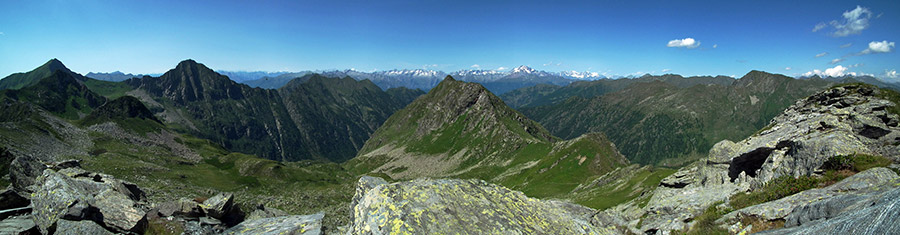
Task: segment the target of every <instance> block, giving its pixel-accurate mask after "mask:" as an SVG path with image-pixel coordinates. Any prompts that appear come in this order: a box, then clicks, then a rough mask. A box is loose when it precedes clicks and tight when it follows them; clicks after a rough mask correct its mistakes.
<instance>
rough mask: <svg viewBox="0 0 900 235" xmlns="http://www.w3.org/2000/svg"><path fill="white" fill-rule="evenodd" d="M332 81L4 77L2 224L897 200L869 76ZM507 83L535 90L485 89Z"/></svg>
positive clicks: (439, 217) (649, 224)
mask: <svg viewBox="0 0 900 235" xmlns="http://www.w3.org/2000/svg"><path fill="white" fill-rule="evenodd" d="M395 73H396V74H403V73H404V72H399V71H396V72H395ZM282 75H285V74H282ZM295 75H301V74H293V75H288V76H285V77H290V76H295ZM331 75H335V74H330V75H329V74H327V73H326V74H319V73H307V74H302V76H299V77H294V78H292V79H291V80H290V81H289V82H287V83H286V84H285V85H283V86H281V87H279V88H278V89H263V88H253V87H250V86H248V85H245V84H241V83H237V82H235V81H234V80H232V79H230V78H229V77H228V76H226V75H223V74H221V73H218V72H216V71H214V70H212V69H210V68H207V67H206V66H205V65H203V64H201V63H197V62H196V61H193V60H185V61H182V62H180V63H178V65H176V66H175V68H173V69H171V70H169V71H167V72H166V73H165V74H162V75H160V76H158V77H154V76H142V77H134V78H130V79H128V80H125V81H122V82H112V81H102V80H97V79H93V78H90V77H85V76H82V75H80V74H78V73H75V72H73V71H71V70H69V69H67V68H66V67H65V66H64V65H63V64H62V63H61V62H60V61H58V60H55V59H54V60H51V61H48V62H47V63H46V64H44V65H42V66H40V67H38V68H36V69H34V70H32V71H30V72H27V73H17V74H13V75H10V76H8V77H7V78H5V79H2V80H0V87H6V89H3V90H0V160H2V161H0V169H3V170H5V171H6V173H8V177H3V178H0V183H3V184H4V185H8V187H7V189H6V190H3V191H0V210H3V211H4V213H3V215H14V216H11V217H5V218H2V219H0V224H2V225H3V226H0V231H3V232H7V231H13V232H14V233H20V232H23V231H30V232H44V233H49V232H52V231H54V230H55V231H56V232H57V233H68V232H71V231H81V232H82V233H85V231H92V232H90V233H107V232H117V233H157V232H159V231H169V232H172V231H175V233H180V232H187V233H192V232H196V231H213V232H223V233H230V232H233V233H240V231H245V232H247V231H275V230H272V229H276V230H278V231H281V230H279V229H283V230H286V231H294V232H296V231H315V232H321V231H322V230H326V231H328V232H333V233H342V234H343V233H353V232H358V233H366V231H375V230H378V231H387V232H397V231H419V232H423V231H432V232H437V231H448V230H456V231H488V230H490V231H512V232H529V231H530V232H541V231H544V232H550V233H586V232H600V233H614V234H618V233H658V232H663V233H666V232H669V233H682V232H688V233H701V234H702V233H746V232H757V231H762V230H768V229H779V228H781V227H790V228H787V230H776V231H775V232H778V231H818V232H822V231H825V232H826V233H827V232H829V231H831V232H833V231H842V230H840V229H838V228H844V227H846V226H843V225H841V224H847V223H851V224H860V223H862V222H859V221H862V220H864V221H867V223H870V222H871V223H878V226H875V227H874V228H869V227H866V226H868V225H865V226H855V228H856V227H858V228H866V229H865V231H869V230H872V229H876V230H877V229H883V228H888V227H890V226H894V225H891V223H890V222H892V221H893V218H895V217H896V216H897V215H896V213H894V214H891V213H893V212H891V211H893V210H890V208H891V207H890V205H893V204H895V203H896V199H894V198H896V197H893V195H895V194H896V192H900V191H898V190H897V182H898V179H900V177H898V176H897V172H898V170H897V164H896V162H898V157H897V156H898V150H897V148H896V145H897V142H898V139H900V128H898V123H900V121H898V120H900V116H898V115H900V108H898V107H900V106H898V102H900V94H898V93H897V92H895V91H892V90H891V89H893V88H894V87H892V84H890V83H884V82H881V83H879V82H880V81H878V80H872V79H873V78H870V77H842V78H819V77H810V78H801V79H795V78H791V77H787V76H784V75H779V74H771V73H766V72H762V71H751V72H749V73H747V74H746V75H744V76H742V77H741V78H739V79H733V78H731V77H723V76H719V77H682V76H679V75H671V74H668V75H662V76H650V75H646V76H642V77H638V78H631V79H599V80H595V81H575V82H571V83H566V84H557V85H554V84H547V83H544V82H547V81H551V80H553V79H555V78H554V77H556V75H553V74H549V73H542V72H540V71H536V70H533V69H530V68H527V67H519V68H515V69H513V70H512V71H510V72H509V73H504V74H498V73H496V72H491V71H481V72H478V71H470V73H469V74H468V75H467V76H469V78H468V79H470V80H477V79H482V80H481V82H467V81H461V79H457V78H456V77H454V76H452V75H445V76H444V77H443V78H441V79H440V80H439V81H438V82H437V83H436V84H435V85H434V86H433V87H432V88H430V89H428V92H427V93H426V92H424V91H422V90H420V89H409V88H405V87H395V88H389V89H386V90H385V89H383V87H379V85H377V84H376V83H375V82H374V81H373V80H370V79H359V78H354V77H350V76H340V77H334V76H331ZM341 75H346V74H341ZM412 75H415V72H414V73H412ZM420 75H427V76H434V75H436V74H420ZM398 76H399V75H398ZM459 76H460V77H464V76H466V75H462V74H460V75H459ZM545 79H549V80H545ZM509 81H515V82H517V84H518V85H521V84H524V83H527V82H535V83H540V84H539V85H535V86H530V87H523V88H519V89H517V90H513V91H510V92H507V93H505V94H503V95H501V96H498V95H495V94H494V92H492V91H491V89H490V88H489V87H488V86H487V84H494V85H502V84H503V83H502V82H509ZM864 83H872V84H874V85H877V86H883V87H885V88H877V87H876V86H873V85H867V84H864ZM498 87H499V88H503V86H495V89H497V88H498ZM510 87H512V86H508V87H506V88H510ZM504 89H505V88H504ZM507 104H512V105H507ZM67 159H74V160H67ZM889 168H892V169H889ZM372 176H376V177H380V178H383V179H379V178H376V177H372ZM429 178H436V179H429ZM447 178H460V179H447ZM356 179H358V181H356ZM354 191H355V192H354ZM145 192H146V193H145ZM29 205H32V206H29ZM871 205H878V206H876V207H873V206H871ZM276 208H279V209H283V210H284V211H281V210H279V209H276ZM823 208H831V209H828V210H825V209H823ZM884 208H887V209H885V210H883V211H881V210H882V209H884ZM243 211H252V213H249V214H245V213H244V212H243ZM823 211H826V212H823ZM318 212H321V213H318ZM312 213H318V214H312ZM288 214H312V215H307V216H290V215H288ZM460 215H465V216H466V218H460V217H459V216H460ZM385 218H389V220H390V221H387V219H385ZM832 218H834V219H832ZM298 220H302V221H303V222H298ZM437 221H440V222H437ZM472 221H477V224H476V225H467V224H468V223H470V222H472ZM540 221H550V222H552V223H550V224H552V225H553V226H561V227H553V228H550V227H547V226H545V225H544V223H541V222H540ZM848 221H849V222H848ZM28 222H31V223H30V224H29V223H28ZM388 222H390V224H391V226H386V225H387V223H388ZM885 224H887V225H885ZM835 225H841V226H835ZM462 226H466V227H465V229H463V227H462ZM414 229H419V230H414ZM578 231H580V232H578ZM872 231H874V230H872ZM498 233H499V232H498Z"/></svg>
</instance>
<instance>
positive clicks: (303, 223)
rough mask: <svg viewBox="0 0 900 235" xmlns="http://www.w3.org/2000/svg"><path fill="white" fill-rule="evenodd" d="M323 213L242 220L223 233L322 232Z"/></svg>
mask: <svg viewBox="0 0 900 235" xmlns="http://www.w3.org/2000/svg"><path fill="white" fill-rule="evenodd" d="M324 217H325V214H323V213H318V214H312V215H293V216H280V217H272V218H262V219H255V220H248V221H244V222H243V223H240V224H238V225H237V226H234V227H232V228H230V229H228V230H225V232H224V234H302V235H319V234H322V218H324Z"/></svg>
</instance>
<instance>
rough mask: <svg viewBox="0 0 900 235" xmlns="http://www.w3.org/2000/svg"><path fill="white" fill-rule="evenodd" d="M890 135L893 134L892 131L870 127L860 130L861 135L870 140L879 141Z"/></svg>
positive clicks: (865, 126) (864, 126) (866, 126)
mask: <svg viewBox="0 0 900 235" xmlns="http://www.w3.org/2000/svg"><path fill="white" fill-rule="evenodd" d="M889 133H891V131H889V130H885V129H882V128H880V127H876V126H870V125H863V128H862V129H860V130H859V134H860V135H862V136H865V137H866V138H869V139H878V138H881V137H882V136H885V135H887V134H889Z"/></svg>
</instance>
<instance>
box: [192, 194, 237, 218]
mask: <svg viewBox="0 0 900 235" xmlns="http://www.w3.org/2000/svg"><path fill="white" fill-rule="evenodd" d="M233 205H234V194H232V193H219V194H217V195H216V196H213V197H211V198H209V199H206V201H203V203H201V204H200V208H202V209H203V212H204V213H206V215H207V216H209V217H213V218H216V219H221V218H223V217H225V214H226V213H228V211H230V210H231V207H232V206H233Z"/></svg>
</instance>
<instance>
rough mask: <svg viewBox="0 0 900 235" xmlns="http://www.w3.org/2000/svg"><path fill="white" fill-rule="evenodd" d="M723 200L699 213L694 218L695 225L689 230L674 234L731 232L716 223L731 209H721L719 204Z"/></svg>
mask: <svg viewBox="0 0 900 235" xmlns="http://www.w3.org/2000/svg"><path fill="white" fill-rule="evenodd" d="M722 203H723V202H718V203H714V204H713V205H712V206H709V207H707V208H706V210H704V211H703V213H702V214H700V215H698V216H697V217H695V218H694V221H695V222H696V223H694V226H693V227H691V229H690V230H688V231H687V232H680V233H679V232H675V233H674V234H687V235H695V234H696V235H711V234H729V233H728V230H726V229H723V228H721V227H719V226H718V225H716V220H717V219H719V218H722V216H723V215H725V214H728V213H729V212H731V210H728V209H719V208H718V207H717V206H718V205H720V204H722Z"/></svg>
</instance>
